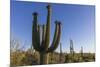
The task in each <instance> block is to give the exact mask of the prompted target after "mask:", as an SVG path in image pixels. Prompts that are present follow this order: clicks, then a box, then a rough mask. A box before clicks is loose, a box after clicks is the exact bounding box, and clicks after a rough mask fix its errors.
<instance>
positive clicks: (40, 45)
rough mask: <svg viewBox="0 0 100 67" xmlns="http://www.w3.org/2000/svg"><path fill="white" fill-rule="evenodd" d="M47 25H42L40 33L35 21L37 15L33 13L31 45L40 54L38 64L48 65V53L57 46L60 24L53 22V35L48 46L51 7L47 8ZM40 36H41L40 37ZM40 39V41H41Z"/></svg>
mask: <svg viewBox="0 0 100 67" xmlns="http://www.w3.org/2000/svg"><path fill="white" fill-rule="evenodd" d="M47 12H48V14H47V23H46V25H42V32H41V30H40V28H41V27H40V25H39V24H38V21H37V15H38V14H37V13H36V12H35V13H33V16H34V21H33V27H32V45H33V47H34V49H35V50H37V51H38V52H39V54H40V64H48V53H49V52H53V51H54V50H55V49H56V48H57V47H58V44H59V41H60V35H61V22H59V21H55V34H54V38H53V42H52V44H51V46H50V47H49V44H50V23H51V6H50V5H48V6H47ZM41 34H42V35H41ZM41 37H42V38H41ZM41 39H42V40H41Z"/></svg>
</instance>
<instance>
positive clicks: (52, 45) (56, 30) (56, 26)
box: [48, 21, 58, 51]
mask: <svg viewBox="0 0 100 67" xmlns="http://www.w3.org/2000/svg"><path fill="white" fill-rule="evenodd" d="M57 35H58V24H57V21H55V33H54V37H53V42H52V44H51V46H50V48H48V51H50V50H52V48H53V47H54V44H55V42H56V40H57Z"/></svg>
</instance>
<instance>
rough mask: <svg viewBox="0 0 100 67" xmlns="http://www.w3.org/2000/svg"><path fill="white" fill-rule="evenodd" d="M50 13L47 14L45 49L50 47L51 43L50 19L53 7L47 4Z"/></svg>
mask: <svg viewBox="0 0 100 67" xmlns="http://www.w3.org/2000/svg"><path fill="white" fill-rule="evenodd" d="M47 10H48V14H47V24H46V34H45V44H44V47H45V50H47V49H48V46H49V43H50V20H51V16H50V13H51V7H50V5H48V6H47Z"/></svg>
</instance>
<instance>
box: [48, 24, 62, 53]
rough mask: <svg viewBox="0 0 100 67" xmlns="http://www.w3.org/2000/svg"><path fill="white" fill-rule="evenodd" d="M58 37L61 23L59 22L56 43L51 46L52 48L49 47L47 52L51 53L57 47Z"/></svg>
mask: <svg viewBox="0 0 100 67" xmlns="http://www.w3.org/2000/svg"><path fill="white" fill-rule="evenodd" d="M60 36H61V23H60V22H59V23H58V35H57V39H56V42H55V44H52V45H53V47H51V49H48V52H52V51H54V50H55V49H56V48H57V47H58V45H59V41H60Z"/></svg>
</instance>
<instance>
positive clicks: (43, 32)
mask: <svg viewBox="0 0 100 67" xmlns="http://www.w3.org/2000/svg"><path fill="white" fill-rule="evenodd" d="M45 33H46V25H43V26H42V42H41V48H42V50H43V49H44V46H45V45H44V42H45Z"/></svg>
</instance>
